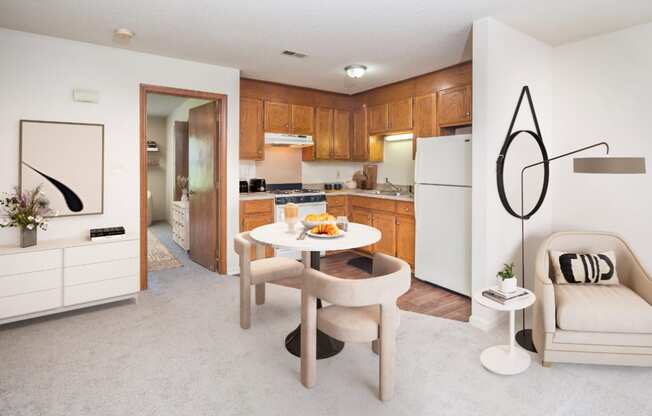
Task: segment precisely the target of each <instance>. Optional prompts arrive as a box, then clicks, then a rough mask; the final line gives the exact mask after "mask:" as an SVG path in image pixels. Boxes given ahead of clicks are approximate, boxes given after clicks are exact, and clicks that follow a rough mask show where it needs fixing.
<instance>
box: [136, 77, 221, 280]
mask: <svg viewBox="0 0 652 416" xmlns="http://www.w3.org/2000/svg"><path fill="white" fill-rule="evenodd" d="M150 93H155V94H167V95H176V96H178V97H185V98H199V99H203V100H212V101H216V102H218V104H219V115H218V117H219V122H220V125H219V137H220V139H219V140H218V144H217V151H218V163H217V172H216V174H217V181H216V185H217V246H218V252H217V253H216V254H217V257H218V258H219V262H218V269H217V272H218V273H220V274H226V270H227V267H226V266H227V265H226V219H227V208H226V201H227V199H226V183H227V182H226V179H227V176H226V171H227V170H226V160H227V155H226V151H227V135H226V132H227V126H226V115H227V98H228V97H227V96H226V95H225V94H218V93H213V92H206V91H195V90H186V89H181V88H172V87H164V86H160V85H152V84H140V109H139V122H140V134H139V135H140V232H139V234H140V290H145V289H147V94H150Z"/></svg>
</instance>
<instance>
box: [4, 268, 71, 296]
mask: <svg viewBox="0 0 652 416" xmlns="http://www.w3.org/2000/svg"><path fill="white" fill-rule="evenodd" d="M56 288H61V269H50V270H41V271H38V272H31V273H21V274H12V275H11V276H2V277H0V297H5V296H15V295H20V294H23V293H30V292H37V291H39V290H47V289H56Z"/></svg>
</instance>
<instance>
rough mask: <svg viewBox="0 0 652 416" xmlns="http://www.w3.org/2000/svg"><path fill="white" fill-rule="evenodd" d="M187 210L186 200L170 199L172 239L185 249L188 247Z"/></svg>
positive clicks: (188, 214) (188, 225)
mask: <svg viewBox="0 0 652 416" xmlns="http://www.w3.org/2000/svg"><path fill="white" fill-rule="evenodd" d="M188 211H189V207H188V201H172V239H173V240H174V242H175V243H177V244H178V245H180V246H181V247H182V248H183V249H184V250H186V251H188V250H189V249H190V246H189V244H190V241H189V236H190V234H189V232H190V229H189V227H190V213H189V212H188Z"/></svg>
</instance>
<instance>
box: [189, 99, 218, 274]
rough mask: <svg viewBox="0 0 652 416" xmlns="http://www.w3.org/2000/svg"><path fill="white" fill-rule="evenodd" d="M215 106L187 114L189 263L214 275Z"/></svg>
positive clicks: (215, 242) (201, 108) (216, 140)
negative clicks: (195, 264) (198, 265)
mask: <svg viewBox="0 0 652 416" xmlns="http://www.w3.org/2000/svg"><path fill="white" fill-rule="evenodd" d="M218 122H219V110H218V104H217V103H215V102H211V103H208V104H204V105H201V106H199V107H195V108H191V109H190V111H189V114H188V136H189V140H188V179H189V181H190V182H189V188H190V198H189V199H190V252H189V256H190V259H191V260H192V261H194V262H195V263H198V264H200V265H202V266H204V267H205V268H207V269H209V270H212V271H215V270H216V266H217V250H218V247H217V216H218V208H217V192H218V191H217V185H218V184H217V177H218V176H217V168H218V166H217V160H219V159H218V151H217V149H218V141H219V137H218V134H219V133H218V132H219V129H218Z"/></svg>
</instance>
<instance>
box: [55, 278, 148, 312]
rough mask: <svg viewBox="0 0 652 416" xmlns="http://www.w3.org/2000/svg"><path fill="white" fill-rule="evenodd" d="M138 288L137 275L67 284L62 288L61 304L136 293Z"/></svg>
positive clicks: (67, 304) (65, 304)
mask: <svg viewBox="0 0 652 416" xmlns="http://www.w3.org/2000/svg"><path fill="white" fill-rule="evenodd" d="M138 290H139V286H138V275H133V276H127V277H121V278H119V279H111V280H103V281H101V282H93V283H84V284H81V285H75V286H67V287H64V289H63V305H64V306H69V305H76V304H78V303H85V302H93V301H95V300H100V299H109V298H113V297H116V296H123V295H129V294H131V293H136V292H138Z"/></svg>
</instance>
